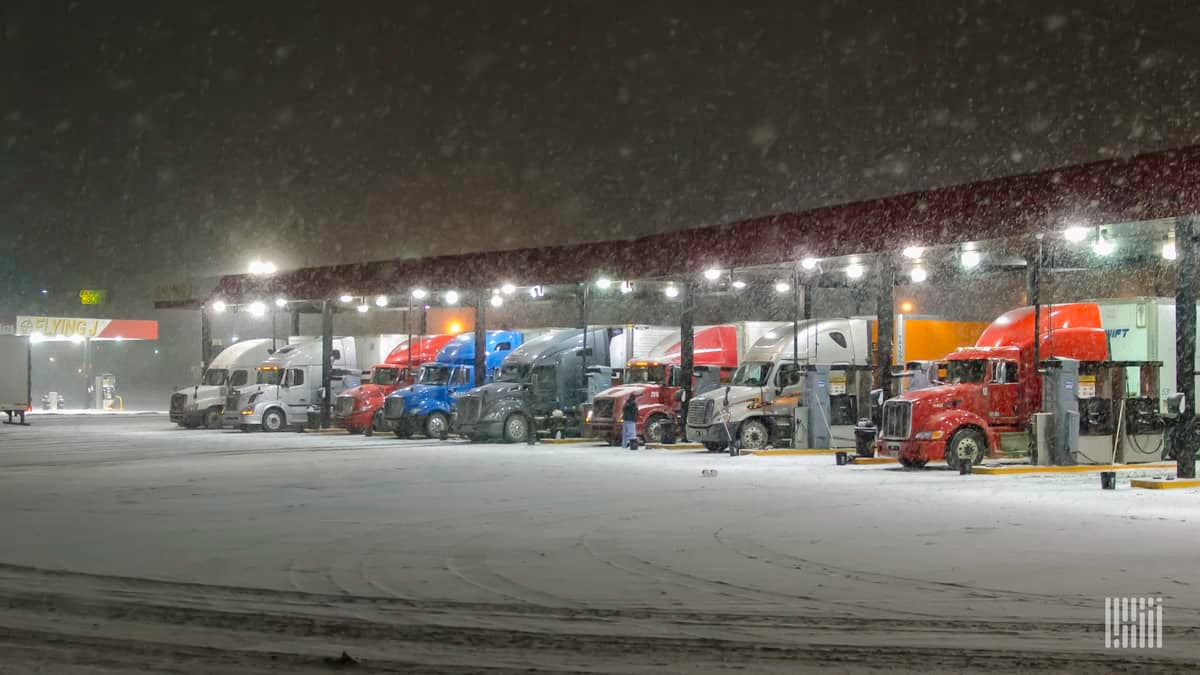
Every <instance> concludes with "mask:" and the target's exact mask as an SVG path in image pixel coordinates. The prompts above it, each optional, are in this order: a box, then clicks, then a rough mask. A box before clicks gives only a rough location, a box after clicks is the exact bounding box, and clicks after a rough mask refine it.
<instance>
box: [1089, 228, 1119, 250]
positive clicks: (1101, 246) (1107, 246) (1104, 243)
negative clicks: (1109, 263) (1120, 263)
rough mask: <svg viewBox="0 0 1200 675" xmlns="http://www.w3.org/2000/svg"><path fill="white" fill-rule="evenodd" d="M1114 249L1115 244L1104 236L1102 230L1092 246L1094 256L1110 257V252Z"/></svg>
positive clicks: (1115, 247)
mask: <svg viewBox="0 0 1200 675" xmlns="http://www.w3.org/2000/svg"><path fill="white" fill-rule="evenodd" d="M1116 249H1117V246H1116V244H1114V243H1113V242H1112V240H1111V239H1109V238H1108V237H1106V236H1104V231H1103V230H1101V231H1100V235H1099V236H1098V237H1096V243H1094V244H1092V250H1093V251H1095V252H1096V255H1099V256H1106V255H1112V252H1113V251H1115V250H1116Z"/></svg>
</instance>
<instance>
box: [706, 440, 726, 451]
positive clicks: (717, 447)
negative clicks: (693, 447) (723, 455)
mask: <svg viewBox="0 0 1200 675" xmlns="http://www.w3.org/2000/svg"><path fill="white" fill-rule="evenodd" d="M704 449H705V450H707V451H709V452H720V451H722V450H724V449H725V444H724V443H713V442H711V441H710V442H708V443H705V444H704Z"/></svg>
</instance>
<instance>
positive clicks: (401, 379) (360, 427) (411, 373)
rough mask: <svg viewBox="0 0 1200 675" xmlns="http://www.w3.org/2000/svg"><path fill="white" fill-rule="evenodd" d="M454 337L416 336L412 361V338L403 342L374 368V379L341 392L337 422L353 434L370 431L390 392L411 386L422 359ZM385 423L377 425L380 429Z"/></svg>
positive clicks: (431, 357) (430, 357)
mask: <svg viewBox="0 0 1200 675" xmlns="http://www.w3.org/2000/svg"><path fill="white" fill-rule="evenodd" d="M453 338H454V336H453V335H429V336H425V337H422V338H413V340H412V350H411V355H412V361H411V362H410V361H409V354H410V350H409V342H408V341H407V340H406V341H404V342H401V343H400V344H399V345H397V346H396V347H395V349H393V350H392V351H391V352H389V353H388V355H387V358H385V359H384V362H383V363H380V364H379V365H377V366H375V367H374V368H372V369H371V379H370V381H369V382H364V383H363V384H362V385H360V386H357V387H354V388H353V389H347V390H346V391H343V392H342V393H341V394H339V395H338V397H337V399H336V400H335V401H334V405H333V423H334V426H337V427H341V428H343V429H346V430H347V431H349V432H350V433H352V434H357V433H361V432H363V431H366V429H367V427H368V426H370V425H371V424H372V423H373V422H375V421H376V420H375V415H376V413H378V412H379V411H380V410H382V409H383V402H384V399H386V398H387V395H388V394H390V393H392V392H393V391H396V390H397V389H399V388H401V387H407V386H408V385H410V384H412V383H413V382H414V380H415V379H416V374H417V371H418V369H419V367H420V365H421V364H422V363H425V362H427V361H432V360H434V359H435V358H437V355H438V352H440V351H442V347H445V346H446V343H448V342H450V340H452V339H453ZM381 429H382V427H381V426H379V425H376V430H377V431H378V430H381Z"/></svg>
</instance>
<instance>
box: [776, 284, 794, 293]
mask: <svg viewBox="0 0 1200 675" xmlns="http://www.w3.org/2000/svg"><path fill="white" fill-rule="evenodd" d="M790 288H791V286H788V284H787V282H786V281H776V282H775V292H776V293H787V292H788V289H790Z"/></svg>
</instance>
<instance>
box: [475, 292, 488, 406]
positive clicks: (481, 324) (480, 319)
mask: <svg viewBox="0 0 1200 675" xmlns="http://www.w3.org/2000/svg"><path fill="white" fill-rule="evenodd" d="M487 302H488V290H487V289H486V288H481V289H479V290H478V291H476V292H475V382H474V386H476V387H482V386H483V384H484V381H485V376H486V375H487V372H486V371H487V315H486V311H487V310H486V309H484V308H485V307H486V306H487Z"/></svg>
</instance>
